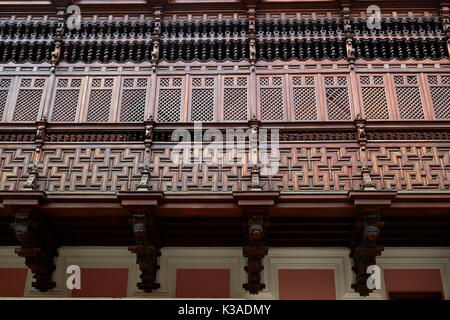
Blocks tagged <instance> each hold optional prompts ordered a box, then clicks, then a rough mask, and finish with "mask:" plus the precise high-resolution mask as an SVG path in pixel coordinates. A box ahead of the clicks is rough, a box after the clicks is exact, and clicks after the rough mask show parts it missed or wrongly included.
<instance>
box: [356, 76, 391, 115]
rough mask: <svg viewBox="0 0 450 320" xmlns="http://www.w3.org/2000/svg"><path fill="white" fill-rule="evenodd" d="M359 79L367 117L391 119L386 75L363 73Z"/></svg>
mask: <svg viewBox="0 0 450 320" xmlns="http://www.w3.org/2000/svg"><path fill="white" fill-rule="evenodd" d="M359 81H360V84H361V94H362V101H363V108H364V113H365V115H366V118H367V119H369V120H381V119H383V120H385V119H389V109H388V104H387V99H386V89H385V80H384V77H383V76H382V75H375V76H372V75H361V76H360V77H359Z"/></svg>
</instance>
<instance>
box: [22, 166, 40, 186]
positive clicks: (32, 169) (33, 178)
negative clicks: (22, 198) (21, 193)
mask: <svg viewBox="0 0 450 320" xmlns="http://www.w3.org/2000/svg"><path fill="white" fill-rule="evenodd" d="M27 172H28V178H27V181H26V182H25V185H24V186H23V189H25V190H38V189H39V185H38V183H37V181H38V177H39V171H38V168H37V167H36V165H34V164H32V165H31V166H29V167H28V170H27Z"/></svg>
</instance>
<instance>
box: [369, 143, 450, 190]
mask: <svg viewBox="0 0 450 320" xmlns="http://www.w3.org/2000/svg"><path fill="white" fill-rule="evenodd" d="M367 157H368V159H369V165H370V166H371V168H372V170H371V171H372V172H371V177H372V180H373V181H374V182H375V184H376V186H377V188H378V189H395V190H421V189H425V190H426V189H433V190H449V189H450V146H448V145H447V146H436V145H433V144H431V143H430V144H426V143H422V144H420V145H417V143H416V144H397V145H392V144H389V145H381V146H380V145H378V146H372V145H370V144H369V145H368V146H367Z"/></svg>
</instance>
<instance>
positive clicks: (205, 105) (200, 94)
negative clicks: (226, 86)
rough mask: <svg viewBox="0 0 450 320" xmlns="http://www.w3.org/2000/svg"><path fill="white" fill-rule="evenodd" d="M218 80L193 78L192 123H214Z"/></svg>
mask: <svg viewBox="0 0 450 320" xmlns="http://www.w3.org/2000/svg"><path fill="white" fill-rule="evenodd" d="M215 83H216V79H215V78H213V77H202V78H200V77H193V78H192V91H191V121H213V120H214V119H215V116H214V109H215V108H214V107H215V105H216V103H215V102H216V95H215Z"/></svg>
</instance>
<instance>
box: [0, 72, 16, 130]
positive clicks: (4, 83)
mask: <svg viewBox="0 0 450 320" xmlns="http://www.w3.org/2000/svg"><path fill="white" fill-rule="evenodd" d="M13 80H14V79H13V78H3V77H2V78H0V122H3V121H5V120H4V119H5V118H6V115H7V111H8V110H7V108H8V106H9V105H10V104H9V100H8V98H9V97H10V96H11V95H10V92H11V89H12V85H13Z"/></svg>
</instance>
